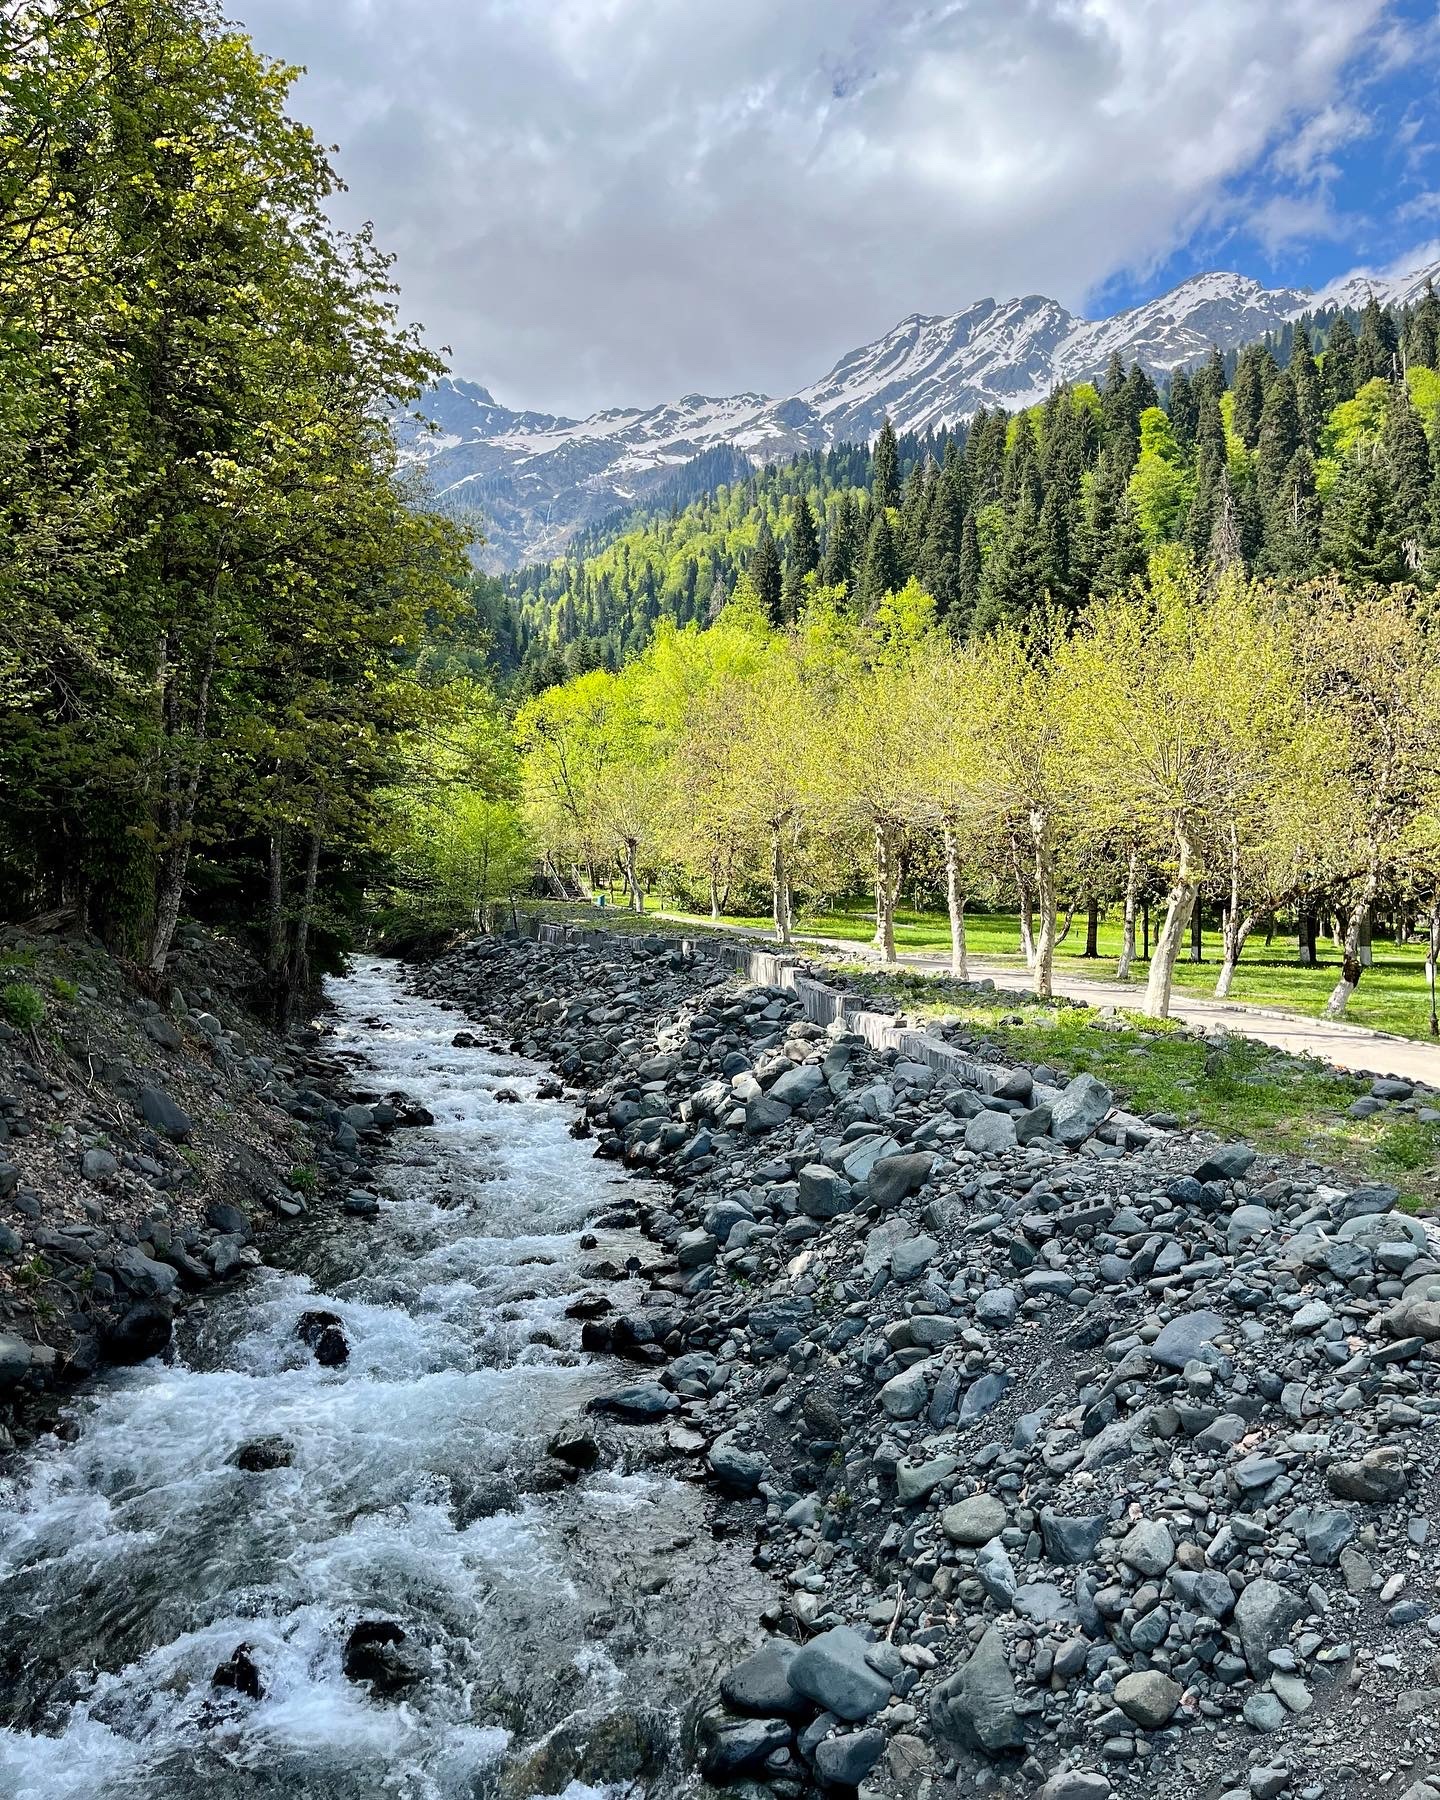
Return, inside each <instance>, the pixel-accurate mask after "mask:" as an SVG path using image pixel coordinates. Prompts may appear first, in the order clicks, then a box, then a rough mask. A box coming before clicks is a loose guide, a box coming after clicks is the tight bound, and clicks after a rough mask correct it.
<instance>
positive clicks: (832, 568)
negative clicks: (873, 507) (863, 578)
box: [818, 488, 860, 594]
mask: <svg viewBox="0 0 1440 1800" xmlns="http://www.w3.org/2000/svg"><path fill="white" fill-rule="evenodd" d="M859 543H860V513H859V508H858V507H857V505H856V503H855V496H854V494H853V493H852V492H851V491H850V489H849V488H844V489H842V491H841V494H840V499H839V501H838V503H837V504H836V507H835V510H834V512H833V513H832V515H831V518H830V528H829V530H828V532H827V533H826V536H825V552H824V555H823V556H822V557H821V558H820V573H819V578H818V579H819V582H820V585H821V587H827V588H838V587H843V588H844V589H845V590H846V592H847V593H851V594H853V593H854V591H855V563H856V558H857V554H858V551H859Z"/></svg>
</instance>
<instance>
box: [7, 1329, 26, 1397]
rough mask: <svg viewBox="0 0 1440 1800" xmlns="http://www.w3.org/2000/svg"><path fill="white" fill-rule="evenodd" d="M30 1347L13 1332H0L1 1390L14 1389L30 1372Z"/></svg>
mask: <svg viewBox="0 0 1440 1800" xmlns="http://www.w3.org/2000/svg"><path fill="white" fill-rule="evenodd" d="M31 1360H32V1358H31V1354H30V1346H29V1345H28V1344H27V1343H25V1342H23V1341H22V1340H21V1339H20V1338H18V1337H16V1336H15V1335H14V1333H13V1332H9V1331H0V1389H4V1388H9V1387H14V1386H15V1384H16V1383H17V1382H20V1381H23V1380H24V1379H25V1377H26V1375H28V1374H29V1372H30V1364H31Z"/></svg>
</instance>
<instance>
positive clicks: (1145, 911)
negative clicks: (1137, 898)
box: [1140, 894, 1150, 963]
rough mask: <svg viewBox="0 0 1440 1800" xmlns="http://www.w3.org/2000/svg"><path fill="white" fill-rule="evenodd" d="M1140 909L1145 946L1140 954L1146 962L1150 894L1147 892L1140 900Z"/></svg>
mask: <svg viewBox="0 0 1440 1800" xmlns="http://www.w3.org/2000/svg"><path fill="white" fill-rule="evenodd" d="M1140 911H1141V915H1142V918H1143V920H1144V925H1145V948H1144V949H1143V950H1142V951H1141V952H1140V954H1141V955H1142V956H1143V957H1144V959H1145V961H1146V962H1147V963H1148V962H1149V960H1150V896H1149V895H1148V894H1147V895H1146V896H1145V898H1144V899H1143V900H1142V901H1141V902H1140Z"/></svg>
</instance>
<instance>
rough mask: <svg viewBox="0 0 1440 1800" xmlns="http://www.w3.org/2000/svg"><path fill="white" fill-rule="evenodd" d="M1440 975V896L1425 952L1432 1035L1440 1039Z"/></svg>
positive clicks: (1436, 897)
mask: <svg viewBox="0 0 1440 1800" xmlns="http://www.w3.org/2000/svg"><path fill="white" fill-rule="evenodd" d="M1437 974H1440V894H1437V895H1436V896H1435V901H1434V904H1433V905H1432V906H1431V908H1430V938H1429V942H1428V944H1427V946H1426V951H1425V983H1426V986H1427V987H1428V988H1429V989H1430V1035H1431V1037H1432V1038H1440V1016H1437V1014H1436V1011H1435V982H1436V978H1437Z"/></svg>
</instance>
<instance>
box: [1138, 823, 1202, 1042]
mask: <svg viewBox="0 0 1440 1800" xmlns="http://www.w3.org/2000/svg"><path fill="white" fill-rule="evenodd" d="M1175 836H1176V843H1177V847H1178V850H1179V860H1178V862H1177V864H1176V868H1175V881H1174V884H1173V885H1172V887H1171V889H1170V897H1169V900H1168V902H1167V904H1166V907H1165V923H1164V924H1163V925H1162V926H1161V927H1160V931H1159V935H1158V936H1157V937H1156V939H1155V954H1154V955H1153V956H1152V957H1151V958H1150V979H1149V980H1148V981H1147V982H1146V984H1145V1016H1146V1017H1147V1018H1150V1019H1168V1018H1169V1017H1170V989H1171V986H1172V984H1173V982H1174V979H1175V959H1176V957H1177V956H1178V955H1179V954H1180V946H1181V944H1182V943H1183V942H1184V941H1185V927H1186V926H1187V925H1188V924H1189V923H1190V913H1191V909H1192V908H1193V907H1194V905H1195V896H1196V893H1197V892H1198V890H1199V886H1200V880H1199V870H1198V868H1197V867H1196V865H1195V858H1194V851H1193V848H1192V846H1191V844H1190V841H1189V839H1188V837H1187V836H1186V835H1185V834H1184V833H1183V832H1180V831H1177V832H1176V834H1175Z"/></svg>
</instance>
